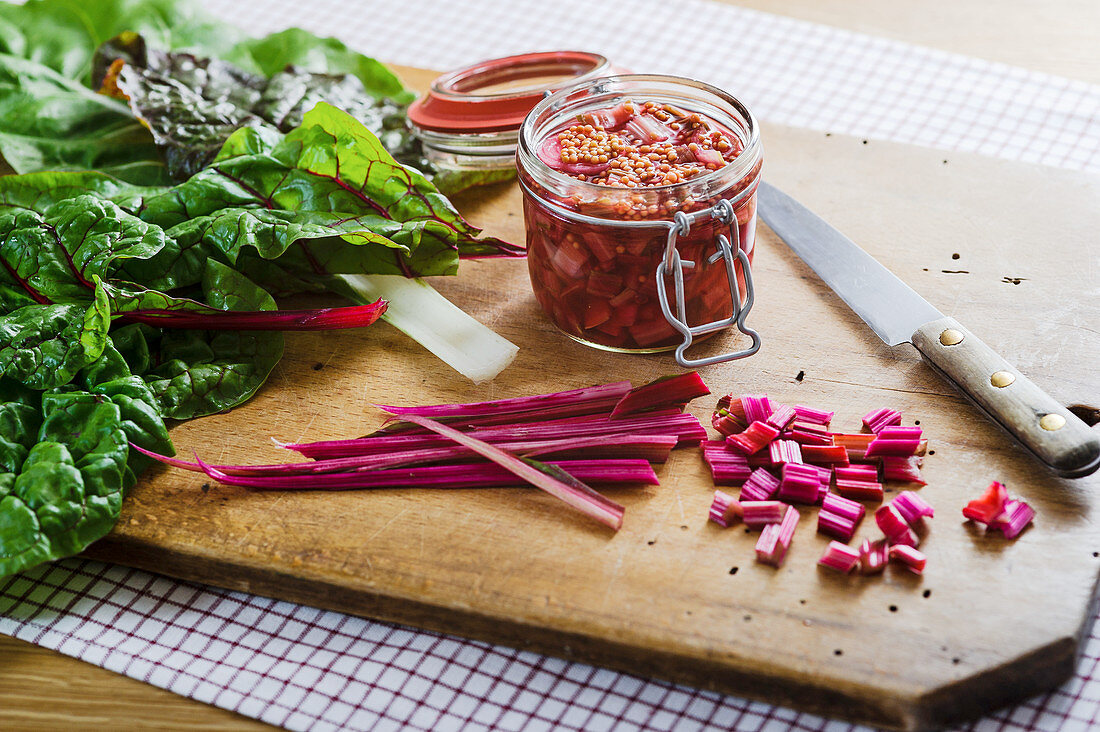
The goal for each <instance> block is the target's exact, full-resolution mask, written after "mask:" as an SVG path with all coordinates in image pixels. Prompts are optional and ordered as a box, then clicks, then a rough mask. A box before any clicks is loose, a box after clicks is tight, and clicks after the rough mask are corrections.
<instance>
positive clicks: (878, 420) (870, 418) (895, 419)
mask: <svg viewBox="0 0 1100 732" xmlns="http://www.w3.org/2000/svg"><path fill="white" fill-rule="evenodd" d="M899 424H901V412H899V411H898V410H896V409H886V408H883V409H876V410H875V411H873V412H868V413H867V414H865V415H863V426H864V427H866V428H867V429H869V430H870V431H871V432H874V433H878V432H880V431H881V430H882V428H883V427H890V426H893V425H899Z"/></svg>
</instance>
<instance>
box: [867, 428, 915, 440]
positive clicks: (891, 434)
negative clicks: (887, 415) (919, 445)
mask: <svg viewBox="0 0 1100 732" xmlns="http://www.w3.org/2000/svg"><path fill="white" fill-rule="evenodd" d="M923 435H924V431H923V430H922V429H921V428H920V427H916V426H914V427H901V426H893V427H883V428H882V429H881V430H879V432H878V439H880V440H919V439H920V438H921V437H922V436H923Z"/></svg>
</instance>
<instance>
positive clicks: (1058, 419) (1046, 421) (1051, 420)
mask: <svg viewBox="0 0 1100 732" xmlns="http://www.w3.org/2000/svg"><path fill="white" fill-rule="evenodd" d="M1039 426H1040V427H1042V428H1043V429H1044V430H1049V431H1050V432H1053V431H1054V430H1060V429H1062V428H1063V427H1065V426H1066V418H1065V417H1063V416H1062V415H1060V414H1044V415H1043V418H1042V419H1040V420H1039Z"/></svg>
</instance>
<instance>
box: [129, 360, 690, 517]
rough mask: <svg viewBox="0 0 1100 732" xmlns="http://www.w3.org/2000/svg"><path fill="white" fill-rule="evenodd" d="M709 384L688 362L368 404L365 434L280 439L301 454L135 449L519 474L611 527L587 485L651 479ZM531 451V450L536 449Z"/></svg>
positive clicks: (489, 482) (361, 473) (310, 467)
mask: <svg viewBox="0 0 1100 732" xmlns="http://www.w3.org/2000/svg"><path fill="white" fill-rule="evenodd" d="M709 393H710V390H709V389H707V387H706V385H705V384H704V383H703V381H702V380H701V379H700V378H699V375H698V374H697V373H695V372H690V373H686V374H681V375H678V376H672V377H668V378H664V379H658V380H657V381H654V382H652V383H649V384H646V385H645V386H640V387H637V388H631V385H630V382H629V381H618V382H614V383H610V384H603V385H600V386H592V387H587V388H583V389H575V390H572V391H563V392H556V393H553V394H541V395H538V396H531V397H519V398H514V399H499V400H496V401H488V402H477V403H471V404H438V405H430V406H419V407H398V406H387V405H380V408H381V409H383V410H384V411H386V412H388V413H390V414H391V415H393V417H392V418H391V419H390V420H389V422H388V423H387V425H386V426H385V427H384V428H383V429H381V430H379V431H377V432H375V433H373V434H371V435H368V436H366V437H360V438H355V439H349V440H331V441H325V442H308V443H301V444H290V445H284V447H286V448H287V449H288V450H293V451H295V452H297V453H299V454H301V455H303V456H304V457H306V458H309V460H308V461H306V462H298V463H284V464H276V465H208V464H206V463H204V462H203V461H202V460H201V459H199V458H198V457H197V456H196V460H195V462H188V461H185V460H179V459H176V458H170V457H166V456H163V455H157V454H155V453H151V452H148V451H144V450H141V449H140V448H137V449H138V450H139V451H141V452H144V453H145V454H147V455H149V456H150V457H153V458H155V459H157V460H159V461H161V462H163V463H166V464H168V465H174V466H176V467H180V468H184V469H186V470H194V471H201V472H204V473H206V474H207V475H208V476H210V477H211V478H213V479H214V480H216V481H218V482H220V483H224V484H226V485H235V486H246V487H249V488H255V489H260V490H295V489H304V490H349V489H356V488H425V487H429V488H476V487H490V486H506V485H517V484H522V483H530V484H531V485H534V486H536V487H538V488H541V489H543V490H545V491H546V492H548V493H550V494H551V495H553V496H556V497H557V498H560V499H561V500H563V501H565V502H566V503H567V504H569V505H570V506H572V507H574V508H575V509H577V510H579V511H581V512H582V513H584V514H586V515H588V516H591V517H592V518H594V519H596V520H597V521H600V522H601V523H603V524H606V525H607V526H610V527H611V528H613V529H616V530H617V529H618V528H619V527H620V526H621V525H622V520H623V507H622V506H620V505H619V504H617V503H615V502H614V501H611V500H609V499H607V498H605V497H604V496H602V495H600V494H599V493H597V492H596V491H594V490H593V489H592V488H590V487H589V485H588V484H592V485H598V486H604V487H607V486H620V485H657V484H658V481H657V475H656V473H654V471H653V467H652V465H651V463H663V462H665V460H667V459H668V456H669V452H670V451H671V450H672V448H674V447H677V446H679V445H698V444H700V443H701V442H702V441H703V440H704V439H706V430H705V429H704V427H703V425H702V424H700V422H699V420H698V419H696V418H695V417H694V416H692V415H691V414H687V413H685V412H684V407H685V406H686V405H687V403H688V402H689V401H691V400H692V399H694V398H696V397H699V396H703V395H705V394H709ZM536 458H537V459H536Z"/></svg>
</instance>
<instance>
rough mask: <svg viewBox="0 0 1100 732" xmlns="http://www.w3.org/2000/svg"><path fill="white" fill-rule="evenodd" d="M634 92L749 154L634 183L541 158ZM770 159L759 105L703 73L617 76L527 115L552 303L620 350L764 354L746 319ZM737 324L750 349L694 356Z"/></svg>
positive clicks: (537, 255) (527, 209)
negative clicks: (555, 139) (573, 172)
mask: <svg viewBox="0 0 1100 732" xmlns="http://www.w3.org/2000/svg"><path fill="white" fill-rule="evenodd" d="M627 101H632V102H634V103H644V102H647V101H652V102H655V103H657V104H659V105H664V104H670V105H673V107H672V108H673V109H676V110H677V111H681V110H682V111H686V112H690V113H696V114H699V115H701V116H702V117H703V118H705V119H706V120H707V121H708V122H712V123H715V124H716V125H717V127H718V129H720V130H722V131H723V133H725V134H730V133H732V135H734V136H735V137H736V138H737V140H738V141H739V142H740V145H741V148H742V151H741V153H740V154H739V155H738V156H737V157H736V158H734V159H733V160H731V161H729V162H727V163H726V164H724V165H723V166H721V167H718V169H716V170H710V171H708V172H705V173H701V174H698V175H695V176H693V177H691V178H688V179H687V180H684V181H682V182H678V183H669V184H664V185H657V186H640V187H632V188H627V187H616V186H608V185H597V184H595V183H591V182H588V181H585V180H579V179H577V178H575V177H573V176H570V175H567V174H565V173H563V172H559V171H558V170H555V169H554V168H551V167H550V166H549V165H547V164H546V163H545V162H543V160H541V159H540V158H539V155H538V150H539V149H540V148H539V146H540V145H541V144H543V143H544V141H546V140H548V139H549V138H550V136H552V135H557V134H558V133H559V132H560V131H561V130H563V129H565V128H567V127H568V126H569V125H571V124H577V120H578V119H579V116H580V115H583V114H590V113H593V112H599V111H601V110H607V109H610V108H612V107H616V106H618V105H620V104H622V103H623V102H627ZM761 161H762V147H761V143H760V131H759V126H758V124H757V122H756V119H755V118H754V117H753V115H752V113H751V112H750V111H749V110H748V108H746V107H745V106H744V105H743V104H742V103H741V102H740V101H738V100H737V99H736V98H734V97H733V96H731V95H730V94H728V93H726V92H724V91H722V90H721V89H718V88H716V87H713V86H711V85H709V84H704V83H702V82H699V81H695V80H693V79H686V78H680V77H674V76H658V75H640V74H639V75H623V76H612V77H605V78H601V79H594V80H590V81H586V82H582V83H579V84H576V85H574V86H571V87H568V88H566V89H562V90H559V91H557V92H555V93H553V94H551V95H548V96H547V97H546V98H545V99H543V100H542V101H541V102H540V103H539V104H538V105H536V106H535V108H534V109H532V110H531V113H530V114H528V115H527V118H526V119H525V120H524V123H523V125H522V127H521V128H520V137H519V147H518V149H517V153H516V162H517V168H518V171H519V180H520V184H521V187H522V189H523V212H524V219H525V223H526V227H527V261H528V267H529V271H530V276H531V286H532V288H533V289H534V293H535V297H536V299H537V300H538V302H539V304H540V305H541V306H542V309H543V310H544V311H545V312H546V314H547V315H548V316H549V318H550V320H551V321H552V322H553V323H554V325H556V326H557V327H558V328H559V329H560V330H562V331H563V332H564V333H565V334H566V335H568V336H569V337H570V338H573V339H574V340H577V341H579V342H581V343H584V344H586V345H589V346H593V347H596V348H602V349H605V350H609V351H622V352H629V353H654V352H660V351H668V350H672V349H676V358H677V361H678V362H679V363H680V364H681V365H683V366H697V365H702V364H705V363H714V362H717V361H724V360H730V359H733V358H743V357H744V356H747V355H751V354H752V353H755V352H756V351H757V350H758V349H759V345H760V340H759V337H758V336H757V334H756V333H755V332H754V331H753V330H752V329H750V328H748V327H747V326H746V325H745V316H746V315H747V314H748V311H749V309H750V308H751V307H752V301H753V287H752V275H751V271H750V263H751V261H752V254H753V245H754V241H755V235H756V189H757V183H758V181H759V179H760V167H761ZM690 323H696V324H697V325H690ZM734 326H735V327H737V328H738V329H739V330H741V332H743V333H746V334H747V335H749V336H750V337H751V338H752V345H751V346H749V347H748V348H746V349H743V350H740V351H736V352H731V353H726V354H720V355H718V356H712V357H709V358H705V359H700V360H690V359H688V358H687V357H686V356H685V355H684V351H685V350H686V349H687V348H688V347H689V346H690V345H691V344H692V342H693V341H697V340H699V339H701V338H703V337H705V336H708V335H711V334H713V333H715V332H718V331H720V330H724V329H726V328H729V327H734Z"/></svg>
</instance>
